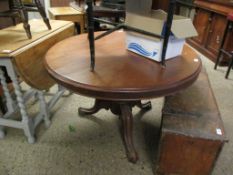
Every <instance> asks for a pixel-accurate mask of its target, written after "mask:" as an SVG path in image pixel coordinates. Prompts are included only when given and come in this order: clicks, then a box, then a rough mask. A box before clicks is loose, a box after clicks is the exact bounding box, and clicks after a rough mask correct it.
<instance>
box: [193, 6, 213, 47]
mask: <svg viewBox="0 0 233 175" xmlns="http://www.w3.org/2000/svg"><path fill="white" fill-rule="evenodd" d="M209 21H210V13H209V12H207V11H205V10H202V9H198V10H197V14H196V16H195V19H194V21H193V23H194V25H195V27H196V29H197V32H198V36H197V37H195V38H193V40H194V41H195V42H196V43H198V44H200V45H204V44H205V42H206V41H205V40H206V37H205V36H206V35H207V33H208V25H206V24H208V23H209Z"/></svg>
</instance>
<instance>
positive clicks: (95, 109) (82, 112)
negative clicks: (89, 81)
mask: <svg viewBox="0 0 233 175" xmlns="http://www.w3.org/2000/svg"><path fill="white" fill-rule="evenodd" d="M102 108H104V109H108V107H107V103H105V101H103V100H98V99H96V100H95V104H94V106H93V107H92V108H89V109H88V108H79V109H78V113H79V115H81V116H85V115H92V114H95V113H97V112H98V111H99V110H100V109H102Z"/></svg>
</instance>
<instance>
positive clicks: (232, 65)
mask: <svg viewBox="0 0 233 175" xmlns="http://www.w3.org/2000/svg"><path fill="white" fill-rule="evenodd" d="M232 67H233V56H232V57H231V62H230V64H229V66H228V69H227V73H226V77H225V78H226V79H228V77H229V74H230V71H231V68H232Z"/></svg>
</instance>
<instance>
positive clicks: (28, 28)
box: [19, 9, 32, 39]
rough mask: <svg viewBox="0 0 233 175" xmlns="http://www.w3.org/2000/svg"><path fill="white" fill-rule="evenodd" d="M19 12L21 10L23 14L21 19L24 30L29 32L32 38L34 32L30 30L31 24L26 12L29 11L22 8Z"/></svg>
mask: <svg viewBox="0 0 233 175" xmlns="http://www.w3.org/2000/svg"><path fill="white" fill-rule="evenodd" d="M19 12H20V15H21V20H22V22H23V27H24V30H25V31H26V33H27V37H28V38H29V39H31V38H32V34H31V30H30V25H29V23H28V15H27V14H26V13H27V12H26V11H25V10H23V9H20V10H19Z"/></svg>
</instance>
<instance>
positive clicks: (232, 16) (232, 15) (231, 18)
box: [227, 13, 233, 22]
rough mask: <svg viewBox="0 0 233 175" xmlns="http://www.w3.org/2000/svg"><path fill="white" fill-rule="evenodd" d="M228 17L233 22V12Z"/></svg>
mask: <svg viewBox="0 0 233 175" xmlns="http://www.w3.org/2000/svg"><path fill="white" fill-rule="evenodd" d="M227 19H228V20H229V21H232V22H233V13H230V14H228V16H227Z"/></svg>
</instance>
